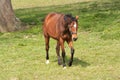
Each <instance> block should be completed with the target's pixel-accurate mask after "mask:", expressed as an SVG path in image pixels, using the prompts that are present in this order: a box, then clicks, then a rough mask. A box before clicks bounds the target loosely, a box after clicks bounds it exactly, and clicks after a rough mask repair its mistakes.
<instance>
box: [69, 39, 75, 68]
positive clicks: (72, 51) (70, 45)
mask: <svg viewBox="0 0 120 80" xmlns="http://www.w3.org/2000/svg"><path fill="white" fill-rule="evenodd" d="M68 45H69V47H70V49H71V58H70V61H69V63H68V65H69V66H72V62H73V56H74V52H75V50H74V48H73V42H72V40H70V41H68Z"/></svg>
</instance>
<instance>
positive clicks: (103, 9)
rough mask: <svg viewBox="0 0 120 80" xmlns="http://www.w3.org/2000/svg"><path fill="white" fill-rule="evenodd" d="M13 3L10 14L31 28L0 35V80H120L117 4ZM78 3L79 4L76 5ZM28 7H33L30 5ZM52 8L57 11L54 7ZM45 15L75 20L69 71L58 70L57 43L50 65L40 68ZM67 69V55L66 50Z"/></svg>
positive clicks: (105, 0) (119, 12)
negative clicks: (75, 36)
mask: <svg viewBox="0 0 120 80" xmlns="http://www.w3.org/2000/svg"><path fill="white" fill-rule="evenodd" d="M22 1H23V0H12V3H13V7H14V10H15V14H16V16H17V17H18V18H20V20H21V21H22V22H24V23H26V24H27V26H29V27H31V28H30V29H28V30H24V31H18V32H11V33H0V80H120V6H119V5H120V1H119V0H101V1H93V0H86V1H87V2H86V1H85V2H84V1H83V0H75V2H72V1H73V0H70V2H69V3H67V0H65V3H64V4H62V3H63V2H64V0H58V2H57V1H55V2H54V3H52V2H51V3H50V4H48V2H50V1H51V0H48V2H47V4H45V3H46V1H45V0H40V5H39V4H38V3H39V0H34V1H35V3H33V2H32V0H24V1H23V2H22ZM81 1H82V2H81ZM41 2H43V3H44V4H45V5H44V4H42V3H41ZM30 3H33V5H30ZM54 4H56V5H54ZM49 12H61V13H65V14H66V13H72V14H73V15H78V16H79V30H78V37H79V39H78V40H77V41H76V42H74V48H75V56H74V62H73V66H72V67H68V66H67V69H65V70H63V67H62V66H59V65H58V64H57V56H56V51H55V47H56V41H54V40H53V39H51V42H50V64H48V65H46V64H45V49H44V48H45V46H44V37H43V35H42V30H41V27H42V23H41V22H40V20H41V19H43V18H44V17H45V15H46V14H48V13H49ZM65 50H66V63H68V61H69V59H70V49H69V47H68V46H67V44H66V47H65Z"/></svg>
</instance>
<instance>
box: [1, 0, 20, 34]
mask: <svg viewBox="0 0 120 80" xmlns="http://www.w3.org/2000/svg"><path fill="white" fill-rule="evenodd" d="M19 24H20V21H19V20H18V19H17V18H16V17H15V14H14V11H13V8H12V4H11V0H0V32H12V31H16V30H18V29H19V26H20V25H19Z"/></svg>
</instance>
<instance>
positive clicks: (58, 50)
mask: <svg viewBox="0 0 120 80" xmlns="http://www.w3.org/2000/svg"><path fill="white" fill-rule="evenodd" d="M56 53H57V57H58V64H59V65H61V64H62V63H61V59H60V43H59V41H57V45H56Z"/></svg>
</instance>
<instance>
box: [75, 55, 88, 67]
mask: <svg viewBox="0 0 120 80" xmlns="http://www.w3.org/2000/svg"><path fill="white" fill-rule="evenodd" d="M73 65H75V66H79V65H80V66H81V67H87V66H90V64H89V63H88V62H86V61H83V60H80V59H78V58H76V57H74V59H73Z"/></svg>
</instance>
